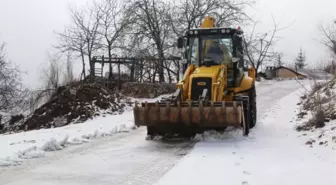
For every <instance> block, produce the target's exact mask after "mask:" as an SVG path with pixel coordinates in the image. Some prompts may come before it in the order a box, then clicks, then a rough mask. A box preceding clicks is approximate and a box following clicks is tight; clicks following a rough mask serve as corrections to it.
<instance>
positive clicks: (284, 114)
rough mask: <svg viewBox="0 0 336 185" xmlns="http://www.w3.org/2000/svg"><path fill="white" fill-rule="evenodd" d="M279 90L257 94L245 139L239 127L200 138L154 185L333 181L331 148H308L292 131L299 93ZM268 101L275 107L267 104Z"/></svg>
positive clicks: (335, 159) (329, 184)
mask: <svg viewBox="0 0 336 185" xmlns="http://www.w3.org/2000/svg"><path fill="white" fill-rule="evenodd" d="M282 83H283V82H282ZM305 84H307V83H305ZM263 85H265V84H263ZM291 85H293V83H292V82H289V84H288V86H287V87H285V88H289V86H291ZM259 90H262V91H263V92H267V91H268V90H271V89H267V88H264V89H263V88H260V86H259ZM281 90H283V89H276V88H272V90H271V91H272V92H273V93H274V94H273V95H272V93H270V94H268V93H262V96H260V95H261V94H259V96H257V98H259V100H258V107H259V108H258V113H259V120H258V123H257V126H256V127H255V129H253V130H252V132H251V134H250V135H249V137H247V138H245V137H243V136H242V135H241V133H240V134H237V131H232V132H228V133H226V134H224V135H222V136H220V137H218V136H215V137H214V136H213V135H206V136H205V139H204V140H203V138H202V137H199V139H200V140H201V141H200V142H199V143H197V144H196V145H195V147H194V149H193V150H192V151H191V152H190V153H189V154H188V155H187V156H186V157H185V158H184V159H183V160H182V161H181V162H180V163H179V164H178V165H176V166H175V167H174V168H173V169H172V170H170V171H169V172H168V173H167V174H165V176H164V177H163V178H161V179H160V181H159V182H157V183H156V185H171V184H174V185H188V184H192V185H198V184H200V185H201V184H202V185H203V184H230V185H270V184H272V185H277V184H279V185H284V184H286V185H291V184H292V185H298V184H304V185H310V184H311V185H316V184H323V185H335V184H336V153H335V151H334V150H329V149H327V148H318V149H312V148H310V147H307V146H306V145H305V144H304V141H305V140H304V139H303V138H299V137H298V136H297V135H298V134H297V132H296V131H295V124H294V123H295V116H296V112H297V111H295V110H296V109H298V106H297V105H296V104H297V102H299V97H300V96H301V95H302V91H301V90H298V91H294V92H293V93H291V94H290V95H288V96H286V97H284V98H282V99H279V100H277V99H275V97H276V92H277V91H281ZM263 96H264V97H263ZM268 99H269V101H270V102H273V103H274V105H273V106H270V104H268V105H267V100H268ZM272 99H273V100H272ZM265 100H266V101H265ZM263 104H266V105H263ZM264 111H265V112H264ZM260 113H261V114H260Z"/></svg>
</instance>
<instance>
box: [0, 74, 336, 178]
mask: <svg viewBox="0 0 336 185" xmlns="http://www.w3.org/2000/svg"><path fill="white" fill-rule="evenodd" d="M302 83H303V84H306V85H307V84H308V85H309V82H308V83H307V81H302ZM300 87H301V84H298V83H297V81H295V80H291V81H264V82H261V83H258V85H257V99H258V100H257V102H258V105H257V106H258V123H257V126H256V127H255V128H254V129H253V130H251V133H250V135H249V137H243V136H242V133H241V131H240V130H232V129H228V131H227V132H226V133H224V134H221V135H220V134H211V133H206V134H205V135H204V139H203V137H202V136H198V137H197V138H196V139H195V140H196V141H198V143H197V144H196V146H195V147H194V148H193V150H192V151H191V152H190V149H191V148H192V147H193V145H194V142H182V143H181V142H177V143H162V142H156V141H146V140H145V139H144V138H145V134H146V131H145V128H140V129H137V130H135V131H132V133H122V134H115V135H112V136H111V137H109V138H102V139H97V140H93V141H91V142H89V143H87V144H83V145H78V146H75V147H67V148H66V149H64V150H60V151H57V152H53V155H47V156H45V157H43V158H37V159H32V160H28V161H30V162H27V163H23V164H22V165H19V166H11V167H8V169H6V170H3V171H2V172H1V168H0V184H4V185H24V184H35V185H38V184H41V185H42V184H43V185H45V184H48V185H49V184H50V185H55V184H62V185H68V184H69V185H70V184H71V185H76V184H81V185H83V184H119V185H123V184H141V185H142V184H154V183H155V182H157V183H156V185H165V184H169V185H171V184H176V185H184V184H188V185H189V184H193V185H197V184H223V183H225V184H237V185H241V184H244V185H252V184H258V185H263V184H265V185H266V184H267V185H269V184H275V185H276V184H281V185H284V184H286V185H288V184H289V185H290V184H293V185H294V184H295V185H297V184H305V185H309V184H323V185H329V184H336V179H335V177H336V161H335V160H336V155H335V150H330V149H328V148H325V147H324V148H311V147H309V146H307V145H305V144H304V143H305V141H306V140H305V139H304V138H302V137H298V133H297V132H296V131H295V128H294V126H295V124H294V123H295V116H296V114H297V111H295V109H297V105H296V103H297V102H298V100H299V96H301V95H302V94H301V91H295V90H297V89H299V88H300ZM290 92H292V93H291V94H290V95H288V93H290ZM286 95H288V96H286ZM142 101H144V99H142ZM152 101H153V100H152ZM132 119H133V115H131V112H128V113H124V114H123V115H119V116H110V117H106V118H100V119H99V120H92V121H90V122H87V123H84V124H78V125H70V126H67V127H62V128H57V129H50V130H40V131H32V132H27V133H20V134H15V135H8V136H0V146H1V147H2V146H4V147H5V150H12V149H13V148H12V147H16V146H20V144H17V145H10V143H15V142H20V141H21V143H22V141H24V140H26V143H25V144H22V146H25V147H27V148H29V147H32V146H37V149H34V150H33V151H34V152H32V153H34V154H35V155H36V156H39V155H38V154H39V152H41V151H43V147H42V146H43V145H44V143H45V142H47V141H50V139H51V138H52V137H54V138H55V139H57V140H58V141H62V140H64V138H66V135H69V138H68V140H67V141H73V139H72V138H78V139H81V140H83V141H84V142H86V141H87V140H86V139H82V137H81V136H83V135H87V134H93V135H94V133H96V132H95V131H96V130H97V129H98V133H102V132H105V133H111V132H110V131H111V130H114V129H115V126H118V125H125V126H126V127H127V129H126V130H128V129H129V128H131V127H132V126H133V122H132ZM98 125H99V126H98ZM119 128H125V127H122V126H120V127H119ZM114 131H115V130H114ZM114 131H113V132H112V133H115V132H114ZM29 133H31V134H29ZM98 135H100V134H98ZM42 138H43V139H44V140H43V139H42ZM84 138H85V137H84ZM31 140H35V143H29V142H28V141H31ZM83 141H82V142H83ZM27 142H28V143H27ZM61 143H62V142H61ZM63 143H64V142H63ZM68 145H69V144H68ZM52 146H53V145H52ZM54 146H55V145H54ZM47 148H52V147H47ZM20 149H22V147H18V150H20ZM41 149H42V150H41ZM1 151H4V150H1ZM14 151H15V150H13V152H14ZM16 151H17V150H16ZM11 153H12V152H9V154H8V155H11ZM28 153H29V152H28ZM43 153H44V152H42V154H43ZM1 155H2V152H1ZM5 156H6V155H5ZM25 156H29V155H25ZM183 156H184V157H183ZM7 161H10V160H7ZM5 162H6V161H4V163H5ZM120 167H121V168H120ZM3 169H5V168H3ZM161 177H162V178H161ZM160 178H161V179H160Z"/></svg>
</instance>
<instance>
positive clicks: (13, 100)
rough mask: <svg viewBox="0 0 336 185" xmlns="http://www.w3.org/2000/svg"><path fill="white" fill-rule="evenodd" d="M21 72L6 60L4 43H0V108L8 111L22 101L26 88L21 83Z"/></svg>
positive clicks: (18, 105) (17, 106)
mask: <svg viewBox="0 0 336 185" xmlns="http://www.w3.org/2000/svg"><path fill="white" fill-rule="evenodd" d="M21 73H22V72H21V71H20V70H19V68H18V67H17V66H12V65H11V63H10V62H9V61H8V59H7V56H6V51H5V44H4V43H0V110H2V111H10V110H11V109H13V108H19V107H20V105H21V104H22V103H24V97H25V95H26V93H27V89H26V88H25V87H24V86H23V84H22V83H21Z"/></svg>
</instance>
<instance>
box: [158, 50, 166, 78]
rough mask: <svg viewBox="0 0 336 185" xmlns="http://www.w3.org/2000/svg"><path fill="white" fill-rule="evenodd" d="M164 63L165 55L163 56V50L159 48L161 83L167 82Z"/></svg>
mask: <svg viewBox="0 0 336 185" xmlns="http://www.w3.org/2000/svg"><path fill="white" fill-rule="evenodd" d="M163 62H164V54H163V50H162V48H161V47H160V48H159V65H158V67H159V70H158V72H159V82H160V83H163V82H165V78H164V65H163Z"/></svg>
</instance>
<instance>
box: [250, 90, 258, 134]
mask: <svg viewBox="0 0 336 185" xmlns="http://www.w3.org/2000/svg"><path fill="white" fill-rule="evenodd" d="M248 96H249V100H250V101H249V102H250V107H249V108H250V122H249V124H250V128H253V127H254V126H255V125H256V123H257V101H256V99H257V94H256V89H255V86H254V85H252V87H251V89H250V90H249V92H248Z"/></svg>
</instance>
